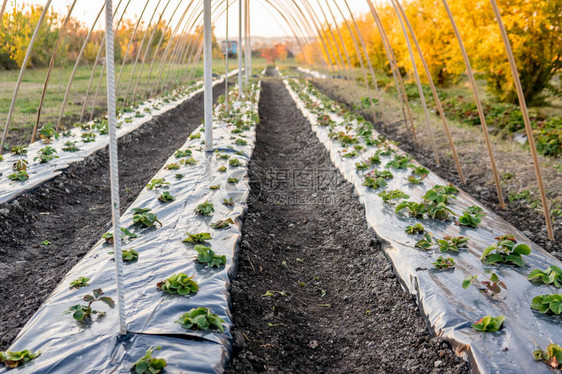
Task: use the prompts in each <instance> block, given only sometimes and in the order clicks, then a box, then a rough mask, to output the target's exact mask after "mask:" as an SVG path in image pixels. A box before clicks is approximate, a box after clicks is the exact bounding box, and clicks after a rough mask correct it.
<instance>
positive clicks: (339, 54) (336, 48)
mask: <svg viewBox="0 0 562 374" xmlns="http://www.w3.org/2000/svg"><path fill="white" fill-rule="evenodd" d="M317 1H318V6H319V7H320V11H321V12H322V15H323V16H324V19H325V20H326V27H327V28H328V31H329V32H330V35H331V36H332V40H333V42H334V46H335V50H336V51H337V52H338V58H339V60H340V64H341V66H346V62H347V70H348V72H349V75H350V76H353V75H352V74H353V71H352V69H351V60H350V59H349V54H348V53H347V49H345V45H344V43H343V38H342V36H341V32H340V28H339V27H338V24H337V22H336V18H335V17H334V14H333V13H332V10H331V9H330V7H329V6H328V9H329V10H330V13H331V14H332V19H333V21H334V27H335V28H336V32H337V34H338V36H339V39H340V43H341V45H342V47H343V50H344V52H345V57H346V62H344V60H343V57H342V55H341V52H340V46H339V45H338V42H337V41H336V37H335V36H334V32H333V31H332V27H331V26H330V22H329V21H328V17H326V13H324V9H323V8H322V4H321V3H320V0H317ZM326 5H328V2H327V1H326ZM328 42H329V41H328Z"/></svg>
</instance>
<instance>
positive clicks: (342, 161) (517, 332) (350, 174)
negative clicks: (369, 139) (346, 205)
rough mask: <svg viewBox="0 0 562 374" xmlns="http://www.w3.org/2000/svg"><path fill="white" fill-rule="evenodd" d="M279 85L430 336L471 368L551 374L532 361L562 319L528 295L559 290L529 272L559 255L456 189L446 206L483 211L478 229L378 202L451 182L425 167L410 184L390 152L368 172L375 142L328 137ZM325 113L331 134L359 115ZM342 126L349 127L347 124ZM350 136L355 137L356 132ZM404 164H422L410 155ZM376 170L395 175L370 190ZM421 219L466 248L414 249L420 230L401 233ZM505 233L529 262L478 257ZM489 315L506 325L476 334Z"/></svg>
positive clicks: (560, 334)
mask: <svg viewBox="0 0 562 374" xmlns="http://www.w3.org/2000/svg"><path fill="white" fill-rule="evenodd" d="M291 82H294V83H296V85H297V86H300V87H299V89H300V91H299V93H301V94H304V95H306V96H307V97H308V98H310V99H311V100H312V102H313V106H316V107H320V108H324V109H326V107H325V106H323V103H322V102H321V100H319V99H318V98H317V97H316V96H315V95H316V92H311V91H310V89H309V88H303V87H302V86H301V83H298V82H297V81H296V80H291ZM284 83H285V86H286V88H287V89H288V90H289V93H290V95H291V97H292V98H293V100H294V101H295V102H296V104H297V107H298V108H299V109H300V111H301V112H302V113H303V115H304V116H305V117H306V118H307V119H308V120H309V121H310V123H311V125H312V129H313V131H314V132H315V134H316V135H317V137H318V138H319V140H320V141H321V142H322V143H323V144H324V145H325V146H326V148H327V149H328V151H329V153H330V158H331V160H332V162H333V163H334V164H335V165H336V167H337V168H338V169H339V170H340V172H341V173H342V174H343V176H344V177H345V179H346V180H348V181H350V182H351V183H353V185H354V186H355V191H356V193H357V194H358V197H359V199H360V201H361V202H362V204H363V205H364V206H365V214H366V219H367V221H368V223H369V224H370V225H371V227H372V228H373V229H374V230H375V232H376V235H377V236H378V238H379V239H381V241H382V242H383V248H384V251H385V254H386V255H387V257H388V258H389V260H390V261H391V263H392V264H393V268H394V272H395V274H396V275H397V278H398V279H399V281H400V283H401V284H402V286H403V287H405V288H406V290H407V291H408V292H410V293H412V294H414V295H416V297H417V300H418V303H419V305H420V309H421V311H422V313H423V314H424V317H425V318H426V320H427V322H428V325H429V326H430V327H431V329H432V330H434V332H435V334H437V335H439V336H442V337H443V338H444V339H446V340H448V341H449V342H450V343H451V344H452V345H453V348H454V349H455V351H456V352H457V354H460V355H464V356H465V357H466V358H467V359H468V360H469V361H470V363H471V367H472V369H473V370H474V371H477V372H482V373H495V372H502V373H505V372H513V373H526V372H535V373H539V372H544V373H549V372H551V371H550V369H549V367H548V366H547V365H545V364H544V363H542V362H540V361H535V360H534V359H533V351H534V350H535V349H537V348H541V349H544V348H545V347H546V346H547V345H549V344H551V343H555V344H560V343H561V340H562V321H561V317H560V316H556V315H548V314H540V313H538V312H536V311H534V310H532V309H531V308H530V305H531V302H532V300H533V297H535V296H537V295H542V294H560V289H557V288H555V287H554V286H551V285H550V286H549V285H544V284H536V283H531V282H530V281H529V280H528V279H527V276H528V274H529V272H530V271H531V270H533V269H540V270H544V269H546V268H547V267H548V266H550V265H556V266H558V267H560V266H562V264H561V263H560V261H558V260H557V259H555V258H554V257H553V256H551V255H550V254H548V253H547V252H546V251H544V250H543V249H542V248H540V247H539V246H538V245H536V244H534V243H533V242H531V241H530V240H529V239H528V238H527V237H525V236H524V235H523V234H522V233H521V232H519V231H518V230H517V229H515V228H514V227H512V226H511V225H510V224H509V223H507V222H506V221H504V220H503V219H501V218H500V217H499V216H497V215H496V214H495V213H493V212H491V211H490V210H488V209H487V208H486V207H484V206H482V205H481V204H480V203H479V202H478V201H476V200H475V199H473V198H472V197H471V196H469V195H468V194H466V193H464V192H463V191H462V190H460V189H459V193H458V195H457V198H456V199H455V200H454V202H453V203H451V204H450V205H449V206H448V207H449V208H450V209H451V210H452V213H453V214H454V215H455V216H457V217H458V216H460V215H461V214H462V211H463V210H464V209H465V208H467V207H469V206H480V207H481V208H482V209H483V212H484V213H485V214H486V215H485V216H484V217H483V218H482V223H481V225H480V226H479V227H478V228H476V229H472V228H466V227H462V226H459V225H455V224H454V223H453V221H452V220H451V219H449V220H443V221H441V220H432V219H413V218H410V217H407V216H406V215H403V214H397V213H395V211H394V210H395V207H396V205H390V204H385V203H383V200H382V199H381V198H380V197H379V196H378V195H377V193H379V192H381V191H391V190H395V189H399V190H401V191H403V192H405V193H406V194H408V195H409V197H410V198H409V200H413V201H416V202H420V201H422V196H423V195H424V194H425V192H427V190H429V189H430V188H431V187H433V186H435V185H448V183H447V182H446V181H444V180H443V179H441V178H439V177H438V176H437V175H436V174H434V173H432V172H431V171H429V173H428V175H427V176H426V177H425V178H424V179H423V181H422V184H421V185H414V184H410V183H408V182H407V181H406V180H405V178H407V177H408V176H409V175H411V174H410V169H409V168H406V169H394V168H386V167H385V166H386V165H387V164H388V163H389V162H390V161H392V160H393V157H391V156H381V157H380V161H381V164H380V165H378V167H373V166H372V165H368V166H366V169H365V170H358V169H357V168H356V163H360V162H366V163H369V158H370V157H371V156H373V155H374V154H375V152H376V151H377V147H375V146H372V147H369V146H367V145H366V144H365V142H363V141H361V142H358V143H357V144H356V145H358V146H361V147H364V148H365V150H361V148H360V147H359V150H355V149H354V145H353V144H351V143H350V144H351V145H348V146H347V147H344V146H342V144H341V143H340V142H339V141H336V140H334V139H331V138H330V136H329V134H330V130H329V129H330V126H319V125H318V122H317V115H316V114H313V113H312V112H311V111H310V110H309V109H308V108H307V106H306V104H305V103H304V102H303V101H302V100H301V98H300V97H299V94H298V93H296V92H295V91H294V90H293V88H292V87H291V84H290V83H289V81H288V80H286V79H285V80H284ZM329 101H330V102H332V103H333V101H331V100H329ZM322 113H326V114H327V115H328V116H329V117H330V119H331V120H333V121H334V123H333V132H332V134H334V133H337V132H340V131H341V132H343V133H344V134H347V135H349V134H350V133H352V132H353V131H354V130H351V129H352V128H354V127H355V125H357V121H356V120H350V119H349V118H348V119H344V118H343V117H342V116H340V115H338V114H335V113H333V112H331V111H330V110H324V112H322ZM353 121H355V122H353ZM340 124H344V125H343V126H342V125H340ZM345 124H347V125H348V127H347V129H346V126H345ZM372 134H373V137H374V138H376V137H377V136H378V135H379V134H378V133H377V132H376V131H375V130H374V129H372ZM354 135H355V137H356V138H357V139H359V136H356V134H354ZM389 146H390V147H391V148H392V149H393V150H395V151H396V152H397V154H399V155H403V154H405V153H404V152H402V151H401V150H400V149H399V148H398V147H396V146H395V145H393V144H390V145H389ZM344 150H345V151H344ZM342 151H343V152H342ZM353 151H356V153H357V156H355V157H353V156H352V157H349V156H350V155H347V156H346V157H344V155H345V154H346V153H349V152H353ZM409 163H412V164H414V165H415V166H420V165H419V164H418V163H417V162H415V161H414V160H411V161H409ZM373 170H378V171H383V170H386V171H391V172H392V173H393V178H390V179H385V180H384V182H385V183H387V184H388V185H387V186H386V189H383V188H379V189H370V188H369V187H366V186H364V185H363V182H364V178H365V176H366V174H367V173H368V172H369V171H373ZM375 181H376V178H375ZM397 201H399V200H397ZM418 222H420V223H422V224H423V226H424V227H425V229H426V231H429V232H431V233H432V234H433V236H434V237H435V239H443V238H444V237H446V236H450V237H458V236H463V237H468V238H469V242H468V247H467V248H463V249H460V251H459V252H458V253H455V252H445V253H440V252H439V248H438V247H436V246H435V245H434V246H433V248H436V249H431V250H423V249H419V248H416V247H415V244H416V242H418V241H419V240H421V239H423V236H422V235H408V234H406V233H405V228H406V226H408V225H414V224H415V223H418ZM510 234H512V235H514V236H515V238H516V239H517V243H518V244H519V243H524V244H527V245H529V246H530V247H531V249H532V252H531V254H530V255H528V256H523V258H524V259H523V261H524V262H525V263H526V266H524V267H515V266H512V265H499V266H494V265H487V264H484V263H483V262H481V260H480V256H481V254H482V251H483V250H484V249H485V248H486V247H488V246H491V245H492V244H494V243H496V241H497V240H496V239H495V238H496V237H499V236H501V235H510ZM438 256H443V257H453V258H454V260H455V261H456V266H455V268H454V270H445V271H443V270H438V269H436V268H433V265H432V262H433V261H436V260H437V258H438ZM486 271H490V273H486ZM491 272H493V273H496V274H497V275H498V276H499V278H500V280H501V281H503V282H504V283H505V285H506V286H507V290H502V291H501V292H500V293H499V294H497V295H490V294H489V293H488V294H486V293H484V292H482V291H481V290H479V288H482V284H481V283H480V282H481V281H488V280H489V278H490V276H491ZM471 275H477V276H478V284H480V287H476V286H473V285H471V286H469V287H468V289H463V287H462V282H463V280H464V279H465V278H466V277H468V276H471ZM486 315H492V316H497V315H504V316H505V317H506V319H505V322H504V326H503V328H502V329H501V330H499V331H498V332H493V333H486V332H478V331H476V330H474V329H472V328H471V325H472V324H473V323H474V322H475V321H478V320H479V319H480V318H482V317H484V316H486Z"/></svg>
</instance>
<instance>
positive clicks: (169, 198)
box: [158, 191, 176, 203]
mask: <svg viewBox="0 0 562 374" xmlns="http://www.w3.org/2000/svg"><path fill="white" fill-rule="evenodd" d="M175 199H176V198H175V197H173V196H172V195H171V194H170V193H169V192H168V191H164V192H162V195H160V196H158V200H160V201H161V202H163V203H169V202H170V201H174V200H175Z"/></svg>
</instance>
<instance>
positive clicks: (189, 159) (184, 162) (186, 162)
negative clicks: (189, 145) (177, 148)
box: [180, 156, 197, 165]
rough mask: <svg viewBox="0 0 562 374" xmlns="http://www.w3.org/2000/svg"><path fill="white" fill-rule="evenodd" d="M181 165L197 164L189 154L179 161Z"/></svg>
mask: <svg viewBox="0 0 562 374" xmlns="http://www.w3.org/2000/svg"><path fill="white" fill-rule="evenodd" d="M180 164H181V165H195V164H197V160H196V159H194V158H193V156H189V157H187V158H184V159H182V160H181V161H180Z"/></svg>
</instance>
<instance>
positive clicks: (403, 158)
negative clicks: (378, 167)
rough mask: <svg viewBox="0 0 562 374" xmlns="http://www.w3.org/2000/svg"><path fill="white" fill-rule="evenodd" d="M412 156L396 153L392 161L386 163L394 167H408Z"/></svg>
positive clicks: (387, 165) (388, 166) (389, 166)
mask: <svg viewBox="0 0 562 374" xmlns="http://www.w3.org/2000/svg"><path fill="white" fill-rule="evenodd" d="M410 160H411V158H410V156H408V155H396V156H394V159H393V160H392V161H389V162H388V164H386V167H387V168H393V169H406V168H407V167H408V163H409V162H410Z"/></svg>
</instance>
